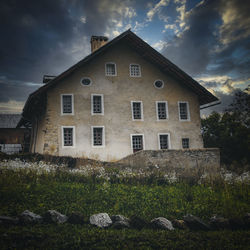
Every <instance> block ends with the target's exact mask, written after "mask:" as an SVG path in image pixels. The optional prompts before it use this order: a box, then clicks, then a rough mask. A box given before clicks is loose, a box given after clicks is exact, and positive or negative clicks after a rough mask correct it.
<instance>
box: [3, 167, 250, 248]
mask: <svg viewBox="0 0 250 250" xmlns="http://www.w3.org/2000/svg"><path fill="white" fill-rule="evenodd" d="M249 191H250V187H249V185H247V184H244V183H234V184H228V183H226V182H217V183H213V185H198V184H188V183H185V182H180V183H174V184H168V183H167V182H162V181H161V180H157V178H156V177H155V178H153V177H149V178H143V179H136V178H130V179H128V178H124V179H121V178H119V179H113V180H110V181H106V180H104V179H96V178H95V177H94V176H92V177H91V176H90V177H84V176H81V175H73V174H69V173H60V172H59V173H54V174H40V175H38V174H37V173H35V172H32V171H30V172H26V171H24V170H23V171H22V170H19V171H15V172H14V171H11V170H5V171H2V172H1V175H0V215H8V216H17V215H19V214H20V213H21V212H23V211H24V210H26V209H28V210H30V211H33V212H35V213H37V214H41V215H42V214H43V213H45V212H46V211H47V210H48V209H55V210H57V211H59V212H61V213H63V214H66V215H69V214H70V213H71V212H73V211H78V212H81V213H82V214H83V215H84V217H85V221H86V224H84V225H82V226H80V225H71V224H65V225H51V224H42V225H34V226H11V227H9V228H6V227H4V226H3V225H0V235H1V236H0V244H1V249H9V248H10V249H11V248H13V249H15V248H23V249H24V248H25V249H34V248H35V249H37V248H40V249H79V248H81V249H82V248H87V249H101V248H102V249H103V248H108V249H122V248H127V249H135V248H136V249H152V248H154V249H162V248H165V249H212V248H213V249H248V248H249V246H250V232H249V231H247V230H242V231H230V230H223V231H211V232H202V231H199V232H193V231H189V230H184V231H181V230H175V231H171V232H166V231H162V230H159V231H157V230H156V231H155V230H150V229H143V230H141V231H138V230H134V229H126V230H114V229H98V228H94V227H92V226H90V225H88V224H87V221H88V219H89V216H90V215H91V214H94V213H100V212H107V213H108V214H109V215H113V214H122V215H124V216H127V217H130V216H132V215H138V216H140V217H142V218H144V219H146V220H148V221H150V220H151V219H153V218H155V217H159V216H162V217H166V218H167V219H169V220H172V219H175V218H177V219H182V218H183V216H184V215H185V214H187V213H191V214H193V215H196V216H199V217H201V218H202V219H203V220H205V221H208V219H209V218H210V217H211V216H212V215H213V214H219V215H222V216H224V217H227V218H233V217H240V216H242V215H244V214H245V213H246V212H249V210H250V199H249V197H250V195H249V194H250V192H249Z"/></svg>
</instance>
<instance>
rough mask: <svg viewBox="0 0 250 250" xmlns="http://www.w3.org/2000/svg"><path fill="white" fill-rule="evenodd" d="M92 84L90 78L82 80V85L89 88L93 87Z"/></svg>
mask: <svg viewBox="0 0 250 250" xmlns="http://www.w3.org/2000/svg"><path fill="white" fill-rule="evenodd" d="M91 83H92V81H91V79H90V78H88V77H84V78H82V79H81V84H82V85H84V86H89V85H91Z"/></svg>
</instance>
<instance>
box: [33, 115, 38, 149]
mask: <svg viewBox="0 0 250 250" xmlns="http://www.w3.org/2000/svg"><path fill="white" fill-rule="evenodd" d="M35 123H36V131H35V136H34V138H35V142H34V153H35V152H36V141H37V131H38V118H37V117H35Z"/></svg>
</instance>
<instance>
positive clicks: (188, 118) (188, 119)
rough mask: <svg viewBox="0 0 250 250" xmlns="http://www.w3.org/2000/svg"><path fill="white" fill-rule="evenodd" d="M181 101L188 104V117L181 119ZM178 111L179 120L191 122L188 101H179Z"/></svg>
mask: <svg viewBox="0 0 250 250" xmlns="http://www.w3.org/2000/svg"><path fill="white" fill-rule="evenodd" d="M180 103H186V104H187V119H181V113H180ZM178 113H179V121H181V122H189V121H190V111H189V103H188V102H187V101H178Z"/></svg>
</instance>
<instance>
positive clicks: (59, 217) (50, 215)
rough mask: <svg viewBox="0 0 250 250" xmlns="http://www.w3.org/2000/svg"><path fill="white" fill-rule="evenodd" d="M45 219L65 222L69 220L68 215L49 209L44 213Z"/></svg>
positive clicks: (60, 222) (59, 222)
mask: <svg viewBox="0 0 250 250" xmlns="http://www.w3.org/2000/svg"><path fill="white" fill-rule="evenodd" d="M44 219H45V221H46V222H48V223H57V224H63V223H65V222H66V221H67V220H68V217H67V216H66V215H63V214H61V213H59V212H57V211H56V210H48V211H47V212H46V213H45V215H44Z"/></svg>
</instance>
